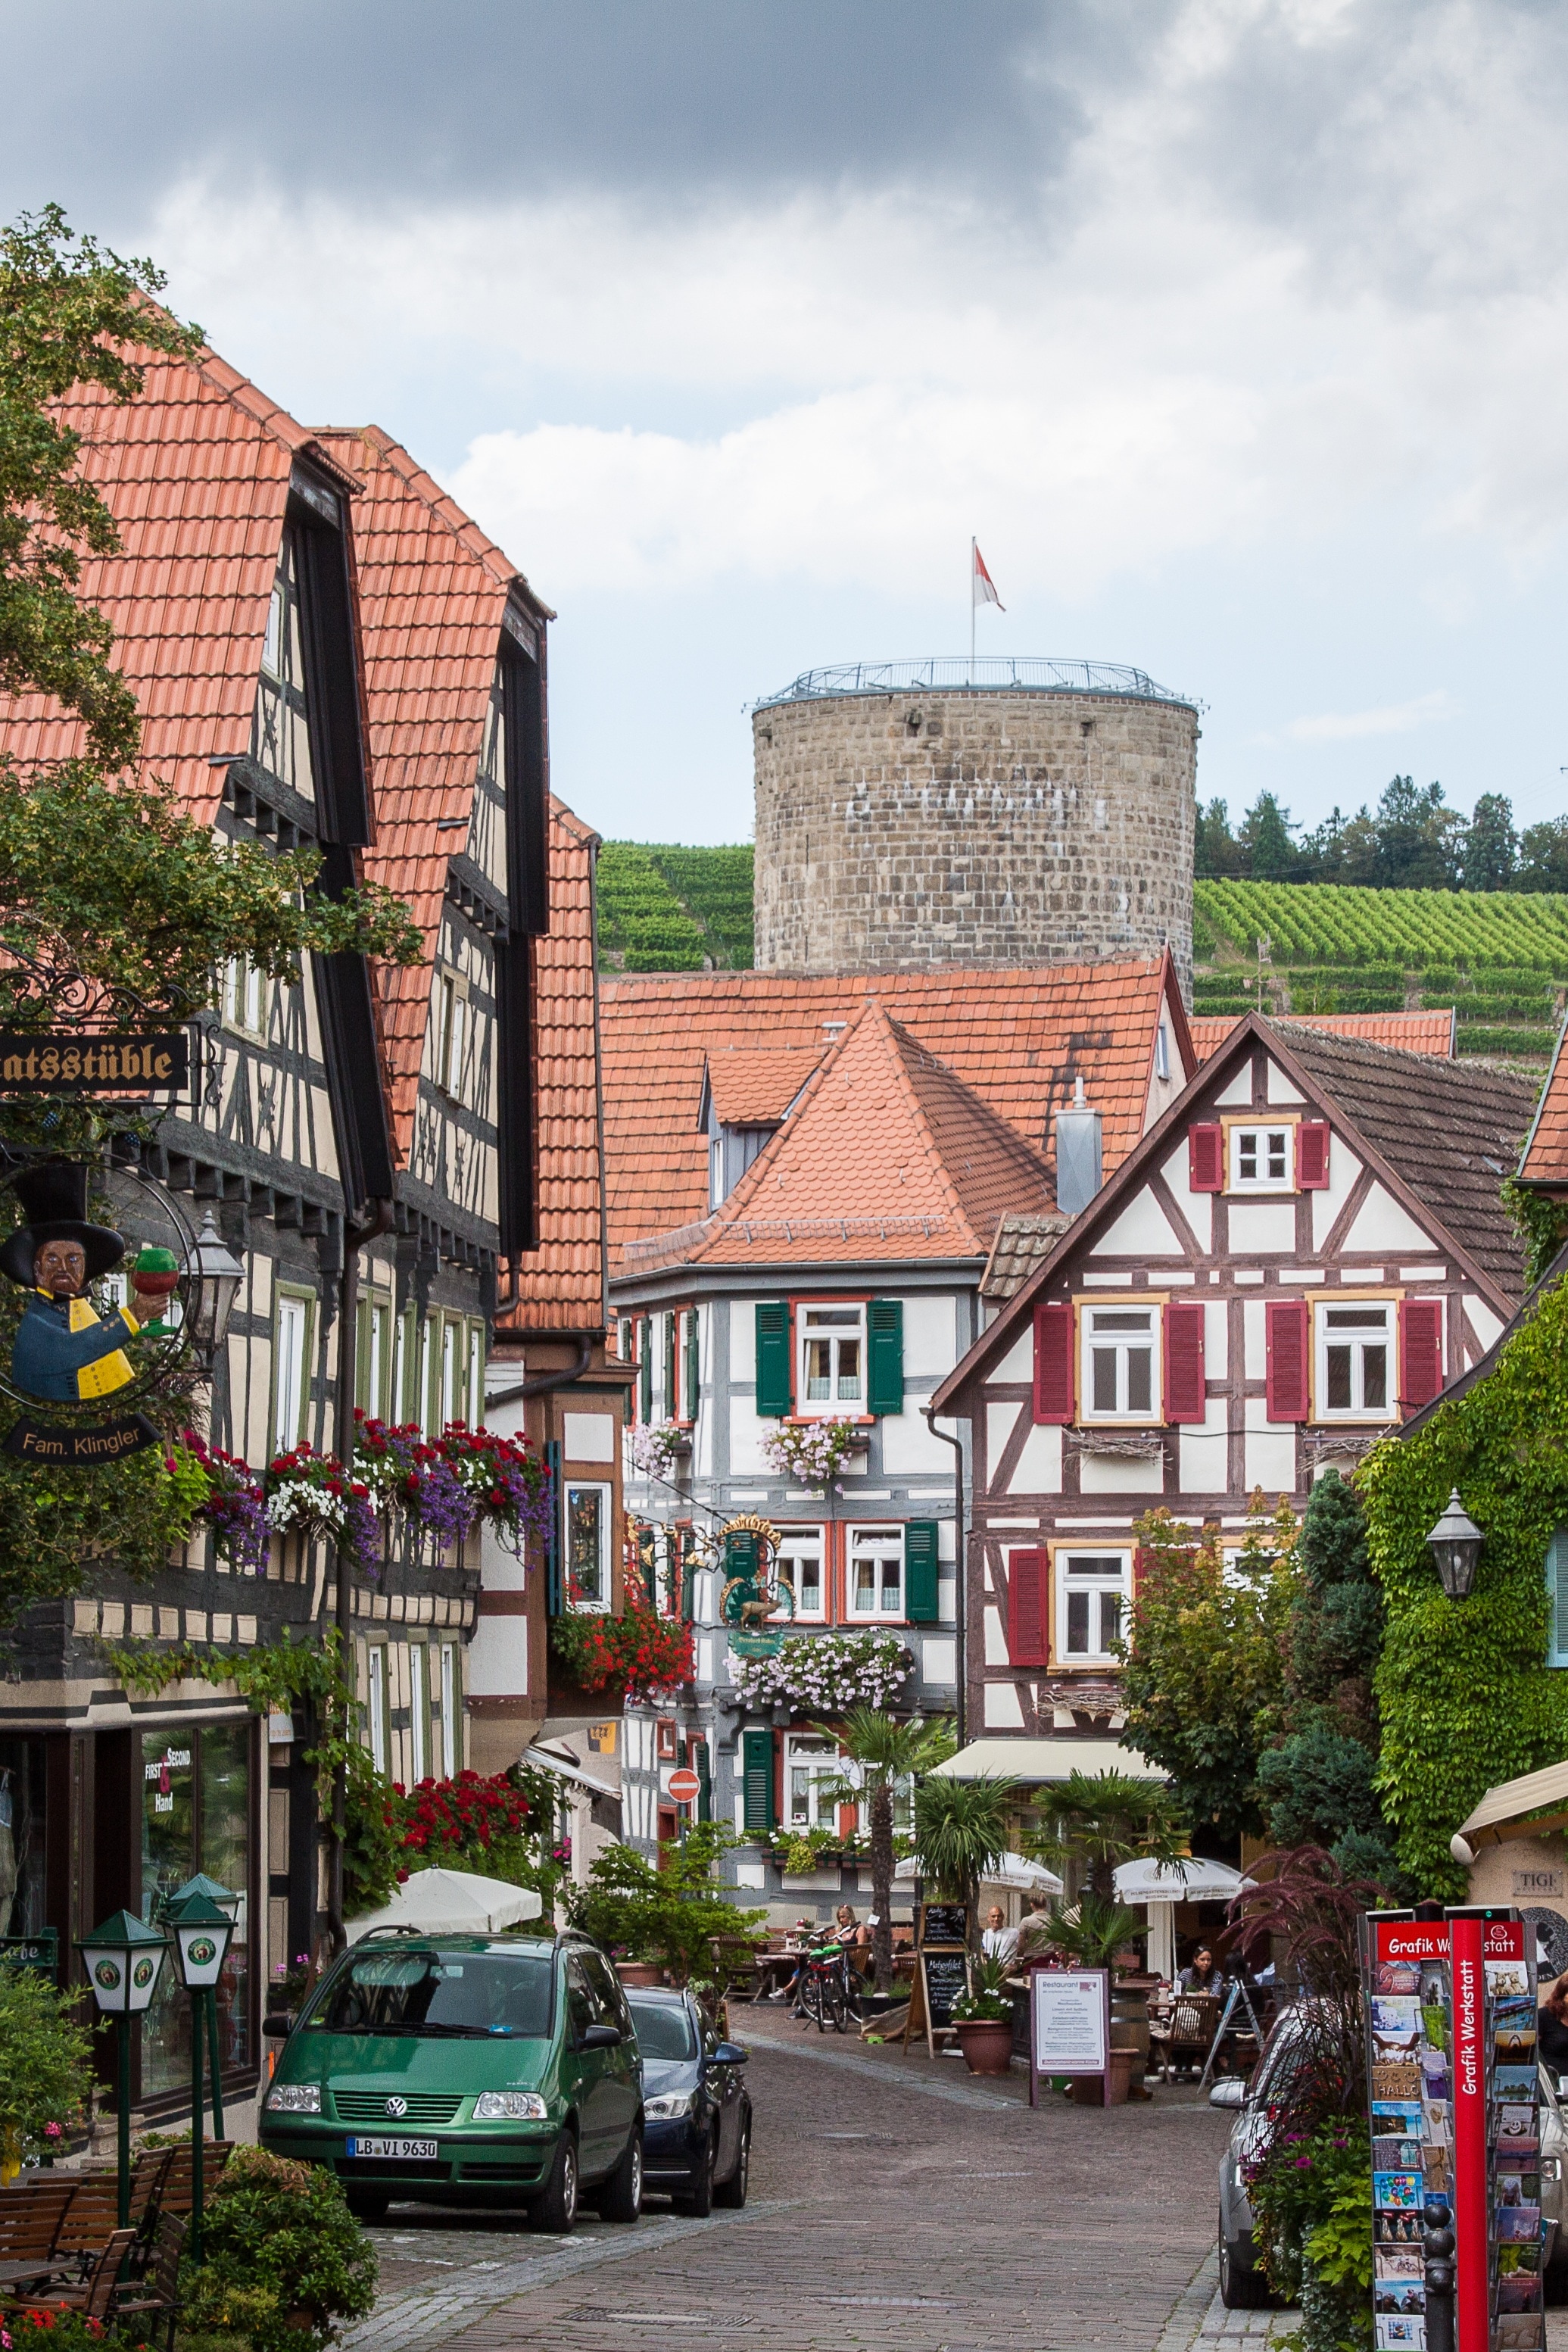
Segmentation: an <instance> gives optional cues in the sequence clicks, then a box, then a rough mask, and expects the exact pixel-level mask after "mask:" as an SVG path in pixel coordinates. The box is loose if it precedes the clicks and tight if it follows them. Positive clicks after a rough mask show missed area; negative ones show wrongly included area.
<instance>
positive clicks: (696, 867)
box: [599, 841, 752, 971]
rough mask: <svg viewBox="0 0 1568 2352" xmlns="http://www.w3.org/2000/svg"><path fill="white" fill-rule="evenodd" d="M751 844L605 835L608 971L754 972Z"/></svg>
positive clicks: (603, 955)
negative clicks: (687, 843)
mask: <svg viewBox="0 0 1568 2352" xmlns="http://www.w3.org/2000/svg"><path fill="white" fill-rule="evenodd" d="M751 872H752V866H751V849H750V846H749V845H746V844H743V845H739V846H737V847H734V848H729V847H726V848H719V849H685V848H682V847H681V846H679V845H676V844H674V843H664V842H642V841H607V842H606V843H605V844H604V845H603V846H602V848H601V850H600V853H599V960H600V963H601V967H602V968H603V970H605V971H703V970H704V969H705V967H709V966H711V967H713V968H715V969H716V970H718V971H750V969H751V956H752V921H751V894H752V884H751Z"/></svg>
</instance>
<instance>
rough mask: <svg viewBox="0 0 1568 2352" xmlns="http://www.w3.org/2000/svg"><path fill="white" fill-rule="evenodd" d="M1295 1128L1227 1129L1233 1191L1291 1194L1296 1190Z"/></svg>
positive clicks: (1231, 1189) (1291, 1126) (1230, 1188)
mask: <svg viewBox="0 0 1568 2352" xmlns="http://www.w3.org/2000/svg"><path fill="white" fill-rule="evenodd" d="M1295 1134H1296V1130H1295V1127H1294V1124H1293V1123H1292V1124H1290V1125H1287V1126H1284V1127H1233V1128H1232V1129H1230V1183H1229V1188H1228V1189H1229V1190H1230V1191H1231V1192H1293V1191H1294V1189H1295V1174H1294V1171H1293V1169H1292V1166H1291V1161H1292V1160H1293V1158H1294V1150H1293V1147H1294V1143H1295Z"/></svg>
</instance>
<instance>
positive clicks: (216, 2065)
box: [165, 1870, 243, 2139]
mask: <svg viewBox="0 0 1568 2352" xmlns="http://www.w3.org/2000/svg"><path fill="white" fill-rule="evenodd" d="M191 1895H205V1896H206V1898H207V1901H208V1902H209V1903H215V1904H216V1905H217V1906H218V1909H219V1910H220V1911H221V1912H222V1913H223V1915H224V1916H225V1919H227V1921H228V1922H229V1925H230V1927H231V1928H233V1927H237V1926H238V1924H239V1906H240V1903H241V1901H242V1899H243V1898H242V1897H241V1896H240V1895H236V1894H235V1891H234V1889H233V1887H232V1886H225V1885H222V1884H221V1883H220V1881H219V1880H217V1879H215V1878H209V1877H208V1876H207V1874H206V1872H205V1871H204V1870H198V1871H197V1873H196V1874H195V1876H194V1877H193V1878H187V1879H186V1880H185V1882H184V1885H183V1886H176V1887H175V1889H174V1892H173V1893H172V1895H169V1896H168V1897H167V1898H166V1902H165V1912H166V1914H171V1915H172V1910H173V1906H174V1905H175V1904H176V1903H183V1902H185V1901H186V1900H187V1898H188V1897H189V1896H191ZM207 2065H208V2070H209V2072H210V2073H211V2075H212V2078H213V2137H214V2139H222V2138H223V2137H224V2092H223V2068H222V2063H221V2061H220V2057H219V2052H218V2005H217V2002H216V2001H215V2000H210V2001H208V2003H207Z"/></svg>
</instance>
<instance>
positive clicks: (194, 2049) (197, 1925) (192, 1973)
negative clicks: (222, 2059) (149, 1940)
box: [163, 1894, 235, 2263]
mask: <svg viewBox="0 0 1568 2352" xmlns="http://www.w3.org/2000/svg"><path fill="white" fill-rule="evenodd" d="M163 1916H164V1917H165V1919H166V1920H167V1921H168V1923H169V1925H170V1927H172V1930H173V1936H174V1966H175V1968H176V1969H178V1970H179V1972H180V1982H181V1983H182V1984H183V1986H184V1988H185V1990H186V1991H187V1992H188V1993H189V1994H190V1996H191V2259H192V2261H193V2262H197V2263H199V2262H200V2261H201V2259H202V2009H203V2004H204V2001H206V2000H210V1999H211V1997H212V1991H213V1988H214V1985H215V1984H216V1983H217V1980H218V1979H219V1977H220V1976H221V1975H222V1974H223V1966H224V1962H225V1959H227V1958H228V1949H229V1938H230V1937H231V1936H232V1935H233V1934H234V1931H235V1927H234V1921H233V1920H232V1919H231V1918H230V1917H229V1916H228V1914H227V1912H226V1911H221V1910H220V1909H219V1908H218V1906H217V1905H216V1904H215V1903H214V1901H213V1900H212V1898H211V1896H210V1895H200V1894H195V1895H184V1896H183V1897H181V1898H180V1899H179V1900H177V1901H173V1902H170V1903H166V1904H165V1905H164V1906H163Z"/></svg>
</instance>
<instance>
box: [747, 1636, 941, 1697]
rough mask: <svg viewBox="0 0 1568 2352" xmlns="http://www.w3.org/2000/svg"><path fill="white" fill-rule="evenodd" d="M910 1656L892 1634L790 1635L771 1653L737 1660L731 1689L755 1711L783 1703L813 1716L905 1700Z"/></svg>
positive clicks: (910, 1675) (909, 1683) (912, 1661)
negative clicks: (761, 1656)
mask: <svg viewBox="0 0 1568 2352" xmlns="http://www.w3.org/2000/svg"><path fill="white" fill-rule="evenodd" d="M914 1678H915V1656H914V1653H913V1652H912V1651H911V1650H910V1649H909V1647H908V1645H907V1644H906V1643H904V1642H901V1641H900V1640H899V1638H898V1636H897V1635H896V1634H895V1633H792V1634H789V1635H788V1636H787V1637H786V1639H785V1640H784V1641H783V1642H781V1643H779V1648H778V1650H777V1651H776V1652H775V1653H774V1654H773V1655H772V1656H771V1657H765V1658H738V1659H737V1661H736V1664H735V1687H736V1691H737V1696H739V1697H740V1699H741V1700H742V1701H743V1702H744V1704H745V1705H746V1706H748V1707H750V1708H752V1709H753V1710H755V1711H758V1712H760V1711H761V1710H762V1709H764V1708H767V1707H773V1706H787V1707H789V1709H790V1711H791V1712H792V1713H793V1714H795V1715H805V1716H810V1717H816V1718H821V1717H832V1716H839V1715H842V1714H843V1713H844V1711H845V1709H846V1708H848V1707H852V1706H877V1707H882V1708H883V1709H884V1710H889V1711H890V1710H893V1709H895V1708H898V1707H900V1706H904V1705H906V1704H907V1703H908V1698H909V1693H910V1690H911V1686H912V1685H913V1682H914Z"/></svg>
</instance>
